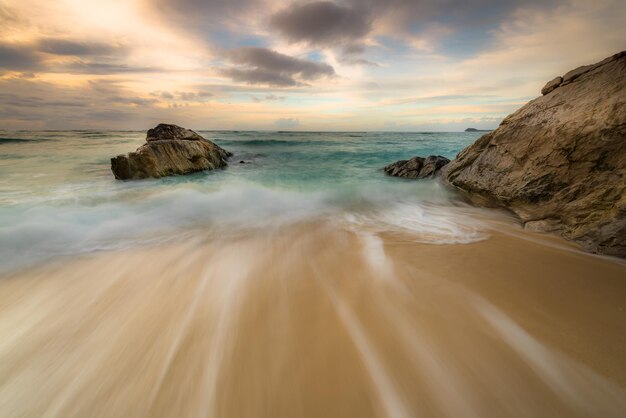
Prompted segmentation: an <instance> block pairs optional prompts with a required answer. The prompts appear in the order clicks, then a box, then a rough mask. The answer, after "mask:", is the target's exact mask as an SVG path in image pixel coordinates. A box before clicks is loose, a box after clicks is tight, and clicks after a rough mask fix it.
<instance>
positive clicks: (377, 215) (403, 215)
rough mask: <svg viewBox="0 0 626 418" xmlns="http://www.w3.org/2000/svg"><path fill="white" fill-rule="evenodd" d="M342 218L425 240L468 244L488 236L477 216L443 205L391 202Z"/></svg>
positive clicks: (356, 226) (368, 228) (355, 226)
mask: <svg viewBox="0 0 626 418" xmlns="http://www.w3.org/2000/svg"><path fill="white" fill-rule="evenodd" d="M344 221H345V222H346V223H347V224H348V225H349V227H351V228H353V229H357V230H360V231H363V230H365V231H371V232H385V231H392V232H402V233H409V234H411V235H412V236H413V239H414V241H415V242H419V243H424V244H469V243H472V242H477V241H482V240H485V239H487V238H488V237H489V235H488V233H487V232H486V227H485V226H484V224H483V223H482V222H481V221H480V220H478V219H476V218H475V217H472V216H470V215H469V214H467V213H465V212H463V211H462V210H460V209H459V208H455V207H452V206H443V205H442V206H434V205H426V204H420V203H392V204H391V206H390V207H389V208H384V209H378V210H372V211H367V212H360V213H359V212H356V213H347V214H346V215H345V216H344Z"/></svg>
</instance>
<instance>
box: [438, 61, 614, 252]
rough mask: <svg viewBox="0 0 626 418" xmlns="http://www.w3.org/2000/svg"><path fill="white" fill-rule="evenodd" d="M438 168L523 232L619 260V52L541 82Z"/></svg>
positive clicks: (445, 176)
mask: <svg viewBox="0 0 626 418" xmlns="http://www.w3.org/2000/svg"><path fill="white" fill-rule="evenodd" d="M542 94H543V96H541V97H539V98H537V99H534V100H532V101H530V102H529V103H527V104H526V105H525V106H523V107H522V108H520V109H519V110H518V111H516V112H515V113H513V114H512V115H510V116H508V117H507V118H506V119H504V120H503V121H502V123H501V124H500V126H499V127H498V129H496V130H495V131H493V132H490V133H488V134H486V135H484V136H482V137H481V138H480V139H478V140H477V141H476V142H475V143H474V144H473V145H471V146H469V147H468V148H466V149H464V150H463V151H462V152H461V153H460V154H459V155H458V156H457V158H456V159H455V160H453V161H452V162H451V163H449V164H448V165H446V167H444V168H443V171H442V176H443V178H444V180H445V181H447V182H448V183H450V184H452V185H454V186H456V187H458V188H460V189H463V190H465V191H467V192H470V194H478V195H481V196H485V197H488V198H491V199H493V200H495V201H497V202H498V203H500V204H501V205H504V206H506V207H508V208H509V209H511V210H512V211H513V212H515V213H516V214H517V215H518V216H519V217H520V219H521V220H522V221H523V222H524V225H525V226H526V227H527V228H531V229H534V230H541V231H551V232H558V233H560V234H562V235H563V236H564V237H566V238H568V239H571V240H574V241H576V242H578V243H580V244H581V245H582V246H583V247H584V248H585V249H586V250H588V251H592V252H597V253H603V254H609V255H616V256H621V257H626V51H625V52H621V53H619V54H616V55H614V56H612V57H609V58H607V59H605V60H603V61H601V62H599V63H597V64H593V65H587V66H584V67H580V68H577V69H575V70H572V71H570V72H568V73H567V74H565V75H564V76H563V77H557V78H555V79H554V80H552V81H550V82H548V84H546V86H545V87H544V88H543V90H542Z"/></svg>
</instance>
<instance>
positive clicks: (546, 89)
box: [541, 76, 563, 96]
mask: <svg viewBox="0 0 626 418" xmlns="http://www.w3.org/2000/svg"><path fill="white" fill-rule="evenodd" d="M562 82H563V77H561V76H558V77H556V78H554V79H553V80H550V81H548V82H547V83H546V85H545V86H543V88H542V89H541V94H543V95H544V96H545V95H546V94H548V93H550V92H552V91H553V90H554V89H556V88H557V87H559V86H560V85H561V83H562Z"/></svg>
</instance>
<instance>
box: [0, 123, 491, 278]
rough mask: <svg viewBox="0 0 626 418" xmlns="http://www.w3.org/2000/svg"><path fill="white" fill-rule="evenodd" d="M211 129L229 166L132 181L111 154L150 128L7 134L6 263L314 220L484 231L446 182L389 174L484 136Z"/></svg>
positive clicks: (436, 237) (2, 180)
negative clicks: (403, 162)
mask: <svg viewBox="0 0 626 418" xmlns="http://www.w3.org/2000/svg"><path fill="white" fill-rule="evenodd" d="M201 134H202V135H203V136H204V137H205V138H207V139H210V140H212V141H214V142H216V143H217V144H219V145H220V146H222V147H224V148H226V149H227V150H229V151H231V152H233V153H234V156H233V157H232V159H231V162H230V165H229V167H228V168H227V169H225V170H217V171H212V172H202V173H196V174H192V175H189V176H176V177H170V178H163V179H156V180H141V181H131V182H122V181H117V180H115V179H114V178H113V175H112V174H111V171H110V166H109V159H110V157H112V156H114V155H117V154H121V153H126V152H129V151H132V150H134V149H136V148H137V147H138V146H139V145H141V144H142V143H143V142H144V138H145V133H143V132H96V131H93V132H91V131H81V132H74V131H72V132H1V131H0V260H1V269H2V270H8V269H9V270H10V269H13V268H16V267H22V266H26V265H30V264H33V263H38V262H41V261H45V260H48V259H50V258H54V257H57V256H60V255H71V254H76V253H82V252H90V251H97V250H106V249H110V248H119V247H124V246H128V245H135V244H139V243H145V242H152V241H154V240H163V239H172V238H175V237H181V236H185V234H188V233H189V232H190V231H200V230H201V231H203V234H206V235H207V236H210V235H211V234H218V233H225V232H228V233H232V232H233V231H244V230H249V229H250V228H268V227H271V228H275V227H277V226H280V225H284V224H285V223H293V222H301V221H310V220H324V221H328V222H341V223H342V225H343V224H348V225H351V227H355V226H358V227H365V228H369V229H376V230H381V229H382V230H385V229H394V228H399V229H404V230H410V231H412V232H413V233H415V234H416V240H418V241H419V240H422V241H425V242H429V241H432V242H437V243H438V242H441V243H446V242H465V241H471V240H473V239H477V237H479V236H480V234H479V232H478V230H479V229H480V228H479V227H478V226H477V224H476V223H473V222H470V221H469V220H464V218H463V217H462V216H454V217H452V216H450V213H451V212H450V211H458V210H459V208H463V205H462V204H460V203H459V202H458V200H457V199H456V198H455V196H454V195H453V194H451V193H450V191H449V190H447V189H446V188H445V187H443V186H442V185H440V184H439V183H438V182H437V181H434V180H426V181H410V180H403V179H397V178H391V177H388V176H385V175H384V174H383V173H382V171H381V168H382V167H383V166H384V165H386V164H389V163H391V162H394V161H396V160H399V159H407V158H410V157H412V156H415V155H422V156H426V155H431V154H438V155H443V156H446V157H449V158H452V157H454V156H455V155H456V154H457V153H458V152H459V151H460V150H461V149H463V148H464V147H465V146H467V145H469V144H471V143H472V142H473V141H475V140H476V139H477V138H478V137H479V136H480V135H481V134H480V133H385V132H378V133H359V132H352V133H313V132H284V133H281V132H213V131H212V132H201ZM240 161H244V162H245V163H244V164H241V163H240ZM464 210H465V209H464ZM457 215H458V214H457ZM452 219H454V220H452Z"/></svg>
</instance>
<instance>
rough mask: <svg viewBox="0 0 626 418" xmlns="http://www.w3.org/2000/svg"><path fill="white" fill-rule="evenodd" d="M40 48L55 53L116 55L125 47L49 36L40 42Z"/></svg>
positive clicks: (42, 50)
mask: <svg viewBox="0 0 626 418" xmlns="http://www.w3.org/2000/svg"><path fill="white" fill-rule="evenodd" d="M37 46H38V49H39V51H41V52H46V53H48V54H54V55H74V56H91V55H114V54H119V52H120V51H121V50H123V48H120V47H118V46H114V45H108V44H104V43H88V42H78V41H72V40H69V39H55V38H47V39H42V40H41V41H39V42H38V45H37Z"/></svg>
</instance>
